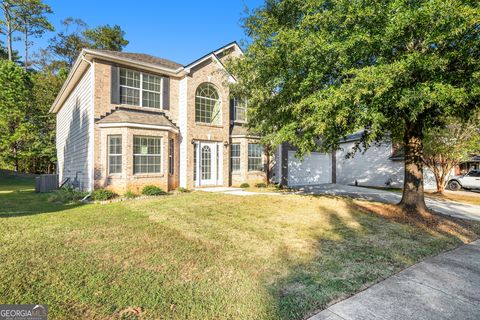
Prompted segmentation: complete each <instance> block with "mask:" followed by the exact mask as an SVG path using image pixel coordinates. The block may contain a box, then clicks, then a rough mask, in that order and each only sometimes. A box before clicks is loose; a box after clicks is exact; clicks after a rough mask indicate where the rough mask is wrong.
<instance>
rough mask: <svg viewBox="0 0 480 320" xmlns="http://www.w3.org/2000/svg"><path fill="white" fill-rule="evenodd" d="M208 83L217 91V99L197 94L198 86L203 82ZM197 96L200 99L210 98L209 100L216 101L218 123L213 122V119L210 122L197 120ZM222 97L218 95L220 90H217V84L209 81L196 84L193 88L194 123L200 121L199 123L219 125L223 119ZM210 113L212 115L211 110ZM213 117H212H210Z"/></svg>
mask: <svg viewBox="0 0 480 320" xmlns="http://www.w3.org/2000/svg"><path fill="white" fill-rule="evenodd" d="M205 83H207V84H210V85H211V86H213V87H214V88H215V91H217V94H218V100H217V99H213V98H208V97H203V96H199V95H198V94H197V92H198V88H199V87H200V86H201V85H203V84H205ZM197 98H201V99H205V100H210V101H215V102H218V114H219V116H218V121H217V122H218V123H217V122H215V121H212V122H204V121H197V116H196V112H197ZM222 113H223V112H222V97H221V96H220V92H219V91H218V89H217V86H215V85H214V84H213V83H211V82H204V83H201V84H200V85H198V86H197V89H195V123H200V124H207V125H212V126H221V125H222V121H223V114H222ZM212 115H213V112H212ZM212 119H213V117H212Z"/></svg>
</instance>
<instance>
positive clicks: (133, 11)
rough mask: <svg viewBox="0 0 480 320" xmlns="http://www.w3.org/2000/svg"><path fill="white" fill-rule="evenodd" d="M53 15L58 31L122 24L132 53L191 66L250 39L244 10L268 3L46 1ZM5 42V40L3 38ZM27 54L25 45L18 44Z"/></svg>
mask: <svg viewBox="0 0 480 320" xmlns="http://www.w3.org/2000/svg"><path fill="white" fill-rule="evenodd" d="M44 2H45V3H47V4H48V5H50V6H51V7H52V9H53V11H54V13H53V14H52V15H50V21H51V22H52V24H53V25H54V26H55V28H56V29H57V31H58V30H60V29H61V25H60V21H61V20H63V19H65V18H66V17H69V16H71V17H74V18H81V19H82V20H84V21H85V22H86V23H87V24H88V25H89V26H90V27H94V26H97V25H101V24H110V25H114V24H118V25H120V26H121V27H122V29H123V30H124V31H125V33H126V36H125V37H126V38H127V40H129V41H130V44H129V45H128V46H127V47H126V48H125V49H124V51H128V52H142V53H148V54H151V55H155V56H158V57H162V58H167V59H171V60H174V61H176V62H179V63H182V64H186V63H188V62H191V61H193V60H195V59H197V58H199V57H200V56H202V55H204V54H206V53H208V52H210V51H212V50H214V49H217V48H218V47H221V46H222V45H224V44H227V43H229V42H231V41H234V40H236V41H241V40H242V39H245V35H244V32H243V30H242V28H241V26H240V18H241V17H242V16H243V15H244V13H243V11H244V7H245V6H247V7H248V8H250V9H253V8H256V7H258V6H260V5H262V4H263V0H223V1H222V0H217V1H214V0H202V1H194V0H190V1H182V0H158V1H139V0H136V1H128V2H127V1H121V0H117V1H113V0H107V1H103V0H96V1H94V0H84V1H82V2H73V1H66V0H45V1H44ZM52 35H53V34H52V33H49V34H47V35H46V36H44V37H43V38H42V39H35V40H34V41H35V46H34V48H33V51H35V50H36V49H38V48H42V47H46V46H47V45H48V38H50V37H51V36H52ZM1 39H2V40H3V42H4V43H5V42H6V39H5V38H4V36H2V38H1ZM14 46H15V49H18V50H19V51H20V53H21V54H22V53H23V50H22V45H21V42H16V43H15V44H14Z"/></svg>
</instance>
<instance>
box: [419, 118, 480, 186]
mask: <svg viewBox="0 0 480 320" xmlns="http://www.w3.org/2000/svg"><path fill="white" fill-rule="evenodd" d="M423 146H424V150H423V162H424V164H425V165H426V166H427V167H429V168H430V169H431V170H432V172H433V174H434V176H435V181H436V183H437V193H440V194H441V193H443V191H445V185H446V183H447V181H446V178H447V176H448V174H449V173H450V171H451V170H452V169H453V168H454V167H455V166H457V165H459V164H460V163H461V162H462V161H464V160H467V159H468V158H469V157H471V155H472V154H474V153H478V152H480V118H479V117H473V118H472V119H471V120H470V121H468V122H467V123H462V122H459V121H455V120H451V121H449V122H448V125H446V126H445V127H436V128H432V129H429V130H426V132H425V136H424V139H423Z"/></svg>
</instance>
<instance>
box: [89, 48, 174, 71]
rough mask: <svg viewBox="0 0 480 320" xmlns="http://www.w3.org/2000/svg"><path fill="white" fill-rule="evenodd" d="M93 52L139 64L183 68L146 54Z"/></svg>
mask: <svg viewBox="0 0 480 320" xmlns="http://www.w3.org/2000/svg"><path fill="white" fill-rule="evenodd" d="M91 51H98V52H103V53H107V54H109V55H112V56H117V57H119V58H126V59H130V60H135V61H139V62H144V63H150V64H155V65H158V66H161V67H166V68H170V69H178V68H181V67H183V65H181V64H179V63H177V62H175V61H172V60H168V59H163V58H158V57H155V56H151V55H149V54H145V53H135V52H119V51H110V50H91Z"/></svg>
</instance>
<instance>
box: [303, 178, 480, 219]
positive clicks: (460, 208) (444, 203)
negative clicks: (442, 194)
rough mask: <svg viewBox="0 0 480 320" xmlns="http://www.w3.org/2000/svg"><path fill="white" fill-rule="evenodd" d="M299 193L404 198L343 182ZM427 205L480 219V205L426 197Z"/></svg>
mask: <svg viewBox="0 0 480 320" xmlns="http://www.w3.org/2000/svg"><path fill="white" fill-rule="evenodd" d="M296 193H298V194H318V195H337V196H348V197H352V198H356V199H365V200H370V201H379V202H383V203H392V204H396V203H399V202H400V200H401V199H402V194H401V193H400V192H394V191H388V190H379V189H372V188H362V187H355V186H347V185H341V184H321V185H316V186H306V187H303V188H299V189H298V191H297V192H296ZM425 202H426V204H427V206H428V207H429V208H430V209H432V210H435V211H437V212H439V213H442V214H445V215H448V216H452V217H457V218H462V219H469V220H477V221H480V206H479V205H474V204H468V203H462V202H456V201H450V200H439V199H431V198H428V197H426V198H425Z"/></svg>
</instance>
